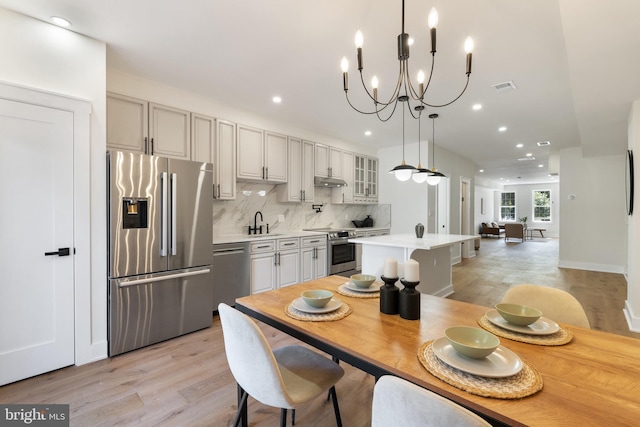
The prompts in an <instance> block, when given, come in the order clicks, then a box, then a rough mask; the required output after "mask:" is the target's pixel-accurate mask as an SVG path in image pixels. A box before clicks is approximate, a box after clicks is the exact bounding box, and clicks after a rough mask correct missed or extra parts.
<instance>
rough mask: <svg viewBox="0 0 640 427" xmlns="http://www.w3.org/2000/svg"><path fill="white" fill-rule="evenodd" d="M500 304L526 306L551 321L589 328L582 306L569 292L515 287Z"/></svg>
mask: <svg viewBox="0 0 640 427" xmlns="http://www.w3.org/2000/svg"><path fill="white" fill-rule="evenodd" d="M502 302H508V303H513V304H521V305H528V306H530V307H535V308H537V309H538V310H540V311H542V315H543V316H544V317H547V318H549V319H551V320H554V321H556V322H560V323H567V324H569V325H574V326H581V327H583V328H591V325H589V319H588V318H587V314H586V313H585V311H584V308H582V304H580V302H579V301H578V300H577V299H576V298H575V297H574V296H573V295H571V294H570V293H569V292H567V291H563V290H562V289H556V288H550V287H548V286H540V285H530V284H526V285H517V286H513V287H512V288H510V289H508V290H507V292H506V293H505V294H504V296H503V297H502Z"/></svg>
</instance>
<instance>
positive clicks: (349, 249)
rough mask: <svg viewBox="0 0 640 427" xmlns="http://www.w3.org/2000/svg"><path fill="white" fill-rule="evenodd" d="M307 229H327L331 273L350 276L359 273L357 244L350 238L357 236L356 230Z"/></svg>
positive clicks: (324, 229) (315, 229) (317, 229)
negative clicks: (357, 268)
mask: <svg viewBox="0 0 640 427" xmlns="http://www.w3.org/2000/svg"><path fill="white" fill-rule="evenodd" d="M305 231H325V232H327V239H328V242H329V245H328V250H329V254H328V256H327V258H328V263H329V265H328V267H329V274H337V275H339V276H345V277H349V276H351V275H352V274H356V273H359V271H357V270H356V245H355V243H349V242H348V240H349V239H353V238H355V237H356V232H355V230H350V229H347V228H345V229H335V228H313V229H306V230H305Z"/></svg>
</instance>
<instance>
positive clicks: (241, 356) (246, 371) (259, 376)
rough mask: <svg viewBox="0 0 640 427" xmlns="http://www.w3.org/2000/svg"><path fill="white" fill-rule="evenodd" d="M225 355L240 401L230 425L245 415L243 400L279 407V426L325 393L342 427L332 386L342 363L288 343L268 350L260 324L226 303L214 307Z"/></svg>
mask: <svg viewBox="0 0 640 427" xmlns="http://www.w3.org/2000/svg"><path fill="white" fill-rule="evenodd" d="M218 313H219V315H220V321H221V323H222V334H223V337H224V347H225V353H226V355H227V363H228V364H229V368H230V369H231V373H232V374H233V377H234V378H235V380H236V382H237V383H238V387H239V394H240V398H241V402H240V403H239V404H238V414H237V415H236V418H235V420H234V422H233V426H234V427H236V426H238V425H239V423H240V421H241V416H242V413H243V412H244V413H245V414H246V405H247V397H248V395H251V396H252V397H253V398H254V399H256V400H257V401H259V402H260V403H262V404H264V405H269V406H274V407H276V408H281V411H280V426H281V427H285V425H286V423H287V409H292V410H293V411H292V416H291V421H292V425H295V407H296V405H298V404H300V403H304V402H307V401H309V400H311V399H313V398H315V397H316V396H319V395H321V394H324V393H325V391H327V390H329V394H330V396H331V397H332V399H333V410H334V412H335V416H336V422H337V424H338V426H339V427H340V426H342V420H341V419H340V409H339V408H338V398H337V396H336V389H335V383H336V382H338V380H339V379H340V378H342V376H343V375H344V370H343V369H342V367H340V365H338V364H337V363H335V362H333V361H331V360H330V359H328V358H326V357H323V356H322V355H320V354H318V353H316V352H314V351H312V350H309V349H308V348H306V347H302V346H298V345H291V346H286V347H281V348H277V349H275V350H271V347H270V346H269V343H268V342H267V339H266V338H265V336H264V334H263V333H262V331H261V330H260V329H259V328H258V326H257V325H256V324H255V323H254V322H253V321H252V320H251V319H250V318H249V317H247V316H246V315H244V314H243V313H240V312H239V311H237V310H235V309H234V308H232V307H230V306H229V305H227V304H224V303H222V304H219V305H218Z"/></svg>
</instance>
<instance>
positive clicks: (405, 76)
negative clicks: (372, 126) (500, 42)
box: [341, 0, 473, 122]
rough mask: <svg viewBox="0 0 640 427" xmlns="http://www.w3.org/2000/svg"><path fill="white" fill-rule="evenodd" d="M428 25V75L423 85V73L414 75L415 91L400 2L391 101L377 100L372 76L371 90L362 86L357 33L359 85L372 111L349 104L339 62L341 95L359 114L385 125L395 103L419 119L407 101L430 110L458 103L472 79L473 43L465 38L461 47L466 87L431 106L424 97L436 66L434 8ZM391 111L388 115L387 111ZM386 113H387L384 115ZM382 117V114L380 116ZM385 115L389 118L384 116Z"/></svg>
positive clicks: (346, 76) (346, 78)
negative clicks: (395, 77)
mask: <svg viewBox="0 0 640 427" xmlns="http://www.w3.org/2000/svg"><path fill="white" fill-rule="evenodd" d="M428 25H429V29H430V30H429V31H430V34H431V71H430V72H429V78H428V79H427V80H426V84H425V78H426V76H425V73H424V72H423V71H422V70H419V71H418V75H417V82H418V85H417V90H416V86H414V85H413V84H412V83H411V79H410V77H409V46H410V44H411V41H410V39H411V38H410V37H409V34H407V33H405V32H404V0H402V32H401V33H400V35H398V60H399V61H400V69H399V73H398V80H397V83H396V86H395V89H394V90H393V93H392V94H391V97H390V98H389V99H388V100H381V99H379V97H378V83H379V82H378V78H377V77H376V76H375V75H374V76H373V77H372V79H371V89H372V90H370V89H369V88H367V85H366V84H365V82H364V76H363V75H362V69H363V65H362V45H363V41H364V38H363V36H362V32H361V31H360V30H358V32H356V38H355V42H356V48H357V58H358V71H359V72H360V81H361V82H362V86H363V87H364V90H365V92H366V93H367V95H368V96H369V98H371V100H372V101H373V110H369V111H364V110H362V109H359V108H357V107H356V106H354V105H353V104H352V103H351V100H350V99H349V73H348V71H349V62H348V61H347V58H346V57H343V58H342V63H341V68H342V80H343V86H344V93H345V96H346V98H347V102H348V103H349V105H350V106H351V108H353V109H354V110H356V111H357V112H359V113H362V114H375V115H376V116H377V117H378V119H380V120H381V121H383V122H386V121H387V120H389V119H390V118H391V116H393V113H395V111H396V107H397V106H398V101H400V102H403V101H409V102H407V109H408V110H409V112H410V113H411V115H412V117H413V118H418V117H419V115H420V112H418V116H416V115H414V112H413V111H412V106H411V103H410V101H411V100H413V101H414V103H417V104H418V105H422V106H426V107H431V108H439V107H444V106H447V105H450V104H453V103H454V102H455V101H457V100H458V99H459V98H460V97H461V96H462V94H463V93H464V92H465V91H466V90H467V86H469V77H470V75H471V52H472V50H473V40H472V39H471V37H467V38H466V40H465V43H464V50H465V52H466V54H467V59H466V75H467V79H466V83H465V85H464V88H463V89H462V92H460V94H459V95H457V96H456V97H455V98H453V100H451V101H449V102H446V103H443V104H430V103H428V102H426V101H425V95H426V93H427V91H428V90H429V86H430V84H431V77H432V76H433V70H434V65H435V56H436V26H437V25H438V12H437V11H436V9H435V8H432V9H431V11H430V12H429V17H428ZM388 108H390V111H388V110H387V109H388ZM385 110H387V111H385ZM381 113H383V114H381ZM387 113H388V115H387Z"/></svg>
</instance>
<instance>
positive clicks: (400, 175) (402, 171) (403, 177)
mask: <svg viewBox="0 0 640 427" xmlns="http://www.w3.org/2000/svg"><path fill="white" fill-rule="evenodd" d="M401 98H402V99H400V101H402V102H405V101H407V100H408V99H409V97H407V96H402V97H401ZM415 172H417V169H416V168H415V166H411V165H408V164H407V163H406V162H405V161H404V108H403V109H402V163H401V164H399V165H398V166H396V167H395V168H393V169H391V170H390V171H389V173H390V174H393V175H395V177H396V179H397V180H398V181H407V180H409V178H411V175H412V174H414V173H415Z"/></svg>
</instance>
